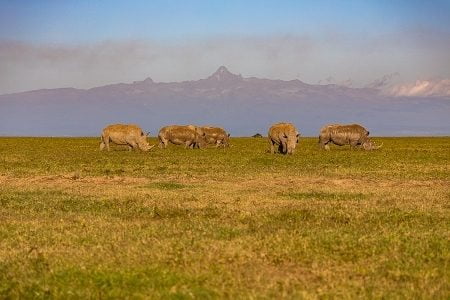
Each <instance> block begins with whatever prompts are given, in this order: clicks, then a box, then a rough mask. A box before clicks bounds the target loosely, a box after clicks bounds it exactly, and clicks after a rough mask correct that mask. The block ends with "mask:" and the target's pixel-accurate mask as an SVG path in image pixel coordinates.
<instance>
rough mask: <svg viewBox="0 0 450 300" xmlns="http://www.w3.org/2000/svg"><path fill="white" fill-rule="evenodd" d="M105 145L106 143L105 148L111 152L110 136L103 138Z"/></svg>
mask: <svg viewBox="0 0 450 300" xmlns="http://www.w3.org/2000/svg"><path fill="white" fill-rule="evenodd" d="M103 143H104V144H105V146H106V150H107V151H109V150H110V149H109V136H105V137H103ZM100 147H101V145H100Z"/></svg>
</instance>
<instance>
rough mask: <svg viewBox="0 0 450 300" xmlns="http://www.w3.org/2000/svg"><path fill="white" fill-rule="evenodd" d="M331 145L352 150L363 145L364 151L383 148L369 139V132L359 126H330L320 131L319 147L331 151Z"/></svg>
mask: <svg viewBox="0 0 450 300" xmlns="http://www.w3.org/2000/svg"><path fill="white" fill-rule="evenodd" d="M329 143H333V144H335V145H338V146H343V145H350V147H351V148H354V147H356V146H359V145H361V146H362V147H363V149H364V150H376V149H379V148H381V146H382V145H381V146H377V145H375V143H374V142H373V141H371V140H370V138H369V131H367V130H366V129H365V128H364V127H362V126H361V125H358V124H349V125H341V124H329V125H326V126H324V127H322V128H321V129H320V134H319V146H320V148H322V149H326V150H330V146H329V145H328V144H329Z"/></svg>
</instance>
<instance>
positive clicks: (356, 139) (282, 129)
mask: <svg viewBox="0 0 450 300" xmlns="http://www.w3.org/2000/svg"><path fill="white" fill-rule="evenodd" d="M299 136H300V133H299V132H298V130H297V128H295V126H294V125H293V124H292V123H276V124H273V125H272V126H271V127H270V128H269V132H268V139H269V144H270V153H272V154H273V153H275V149H276V148H277V150H278V152H280V153H282V154H292V153H294V151H295V147H296V146H297V144H298V139H299ZM147 137H148V134H145V133H144V131H142V129H141V128H140V127H139V126H137V125H134V124H130V125H128V124H114V125H109V126H107V127H105V128H104V129H103V131H102V136H101V143H100V150H103V149H104V148H106V149H107V150H108V151H109V149H110V147H109V144H110V143H113V144H116V145H125V146H128V149H129V150H132V149H136V150H137V149H140V150H142V151H148V150H150V149H152V148H153V147H155V146H156V145H152V146H150V144H149V143H148V141H147ZM229 138H230V134H229V133H227V132H226V131H225V130H224V129H223V128H220V127H210V126H203V127H201V126H194V125H171V126H165V127H163V128H161V129H160V130H159V133H158V139H159V147H160V148H164V149H165V148H166V147H167V145H168V143H169V142H170V143H172V144H175V145H184V147H185V148H191V149H193V148H204V147H205V146H206V145H207V144H213V145H215V146H216V147H221V146H223V147H227V146H229ZM330 143H333V144H335V145H339V146H343V145H350V147H352V148H354V147H357V146H361V147H362V148H363V149H365V150H376V149H379V148H380V147H381V146H377V145H375V143H374V142H373V141H371V140H370V138H369V131H367V130H366V129H365V128H364V127H362V126H361V125H358V124H350V125H340V124H330V125H326V126H324V127H322V128H321V129H320V134H319V146H320V148H321V149H326V150H329V149H330V146H329V144H330Z"/></svg>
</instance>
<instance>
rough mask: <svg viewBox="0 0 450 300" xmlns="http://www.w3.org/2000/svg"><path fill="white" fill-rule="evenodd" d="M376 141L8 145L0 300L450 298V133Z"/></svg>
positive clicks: (42, 141) (2, 149) (0, 189)
mask: <svg viewBox="0 0 450 300" xmlns="http://www.w3.org/2000/svg"><path fill="white" fill-rule="evenodd" d="M375 140H376V141H377V142H383V143H384V147H383V149H382V150H379V151H372V152H366V151H360V150H350V149H349V148H348V147H332V149H331V151H329V152H326V151H319V150H318V147H317V139H315V138H314V139H313V138H304V139H301V141H300V144H299V148H298V149H297V151H296V153H295V154H294V155H292V156H283V155H280V154H276V155H271V154H269V153H266V150H267V148H268V143H267V141H266V140H265V139H252V138H234V139H232V140H231V142H232V147H231V148H228V149H212V148H209V149H201V150H199V149H195V150H185V149H183V147H177V146H170V147H169V148H168V149H166V150H162V149H159V148H154V149H152V150H151V151H150V152H148V153H142V152H128V151H124V150H123V148H119V147H117V148H114V151H110V152H100V151H98V144H99V140H98V138H0V298H12V299H15V298H56V299H79V298H108V299H111V298H112V299H123V298H133V299H140V298H146V299H147V298H154V299H160V298H175V299H185V298H187V299H190V298H206V299H210V298H230V299H235V298H276V299H279V298H296V299H297V298H305V299H310V298H428V299H448V298H449V297H450V271H449V270H450V192H449V186H450V138H446V137H442V138H375ZM152 143H156V141H155V140H154V139H152Z"/></svg>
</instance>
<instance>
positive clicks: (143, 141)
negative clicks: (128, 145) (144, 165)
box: [137, 132, 155, 151]
mask: <svg viewBox="0 0 450 300" xmlns="http://www.w3.org/2000/svg"><path fill="white" fill-rule="evenodd" d="M149 134H150V132H147V134H144V133H142V134H141V136H140V137H139V139H138V141H137V144H138V147H139V149H141V150H142V151H148V150H150V149H152V148H153V147H155V145H153V146H150V144H149V143H148V141H147V137H148V135H149Z"/></svg>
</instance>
